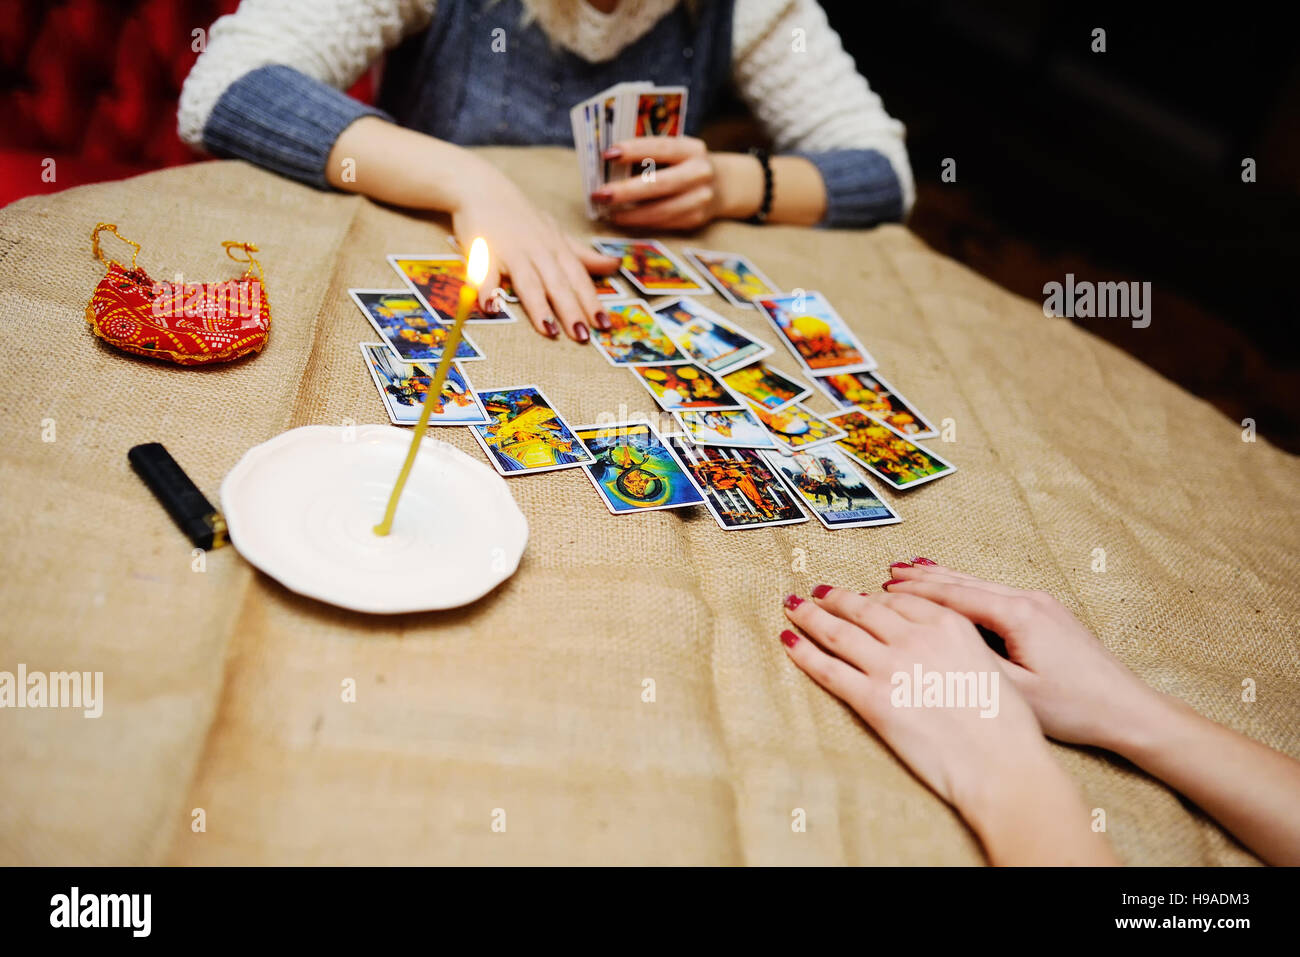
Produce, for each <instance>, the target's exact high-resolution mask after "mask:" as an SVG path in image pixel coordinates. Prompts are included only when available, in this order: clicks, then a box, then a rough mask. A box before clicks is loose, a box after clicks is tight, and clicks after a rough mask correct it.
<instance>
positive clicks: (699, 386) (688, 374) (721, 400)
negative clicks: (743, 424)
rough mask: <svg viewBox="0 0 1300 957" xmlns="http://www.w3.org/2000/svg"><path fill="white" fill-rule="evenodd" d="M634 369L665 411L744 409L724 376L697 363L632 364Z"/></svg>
mask: <svg viewBox="0 0 1300 957" xmlns="http://www.w3.org/2000/svg"><path fill="white" fill-rule="evenodd" d="M632 372H633V373H635V374H636V377H637V378H638V379H640V380H641V383H642V384H643V385H644V386H645V387H646V388H647V389H649V390H650V394H651V395H652V396H654V397H655V401H656V402H658V403H659V408H661V409H663V410H664V411H665V412H674V411H677V410H678V409H698V410H700V411H705V410H711V409H736V408H740V400H739V399H738V398H736V396H734V395H732V394H731V391H730V390H729V389H728V388H727V387H726V386H725V385H723V384H722V380H721V379H719V378H718V377H717V376H715V375H714V374H713V373H712V372H710V371H709V370H707V369H701V368H700V367H699V366H697V365H695V364H694V363H691V362H675V363H672V364H669V365H661V366H632Z"/></svg>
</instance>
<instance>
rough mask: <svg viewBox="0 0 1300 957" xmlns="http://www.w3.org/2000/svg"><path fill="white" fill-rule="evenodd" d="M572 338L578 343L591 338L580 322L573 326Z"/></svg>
mask: <svg viewBox="0 0 1300 957" xmlns="http://www.w3.org/2000/svg"><path fill="white" fill-rule="evenodd" d="M573 338H575V339H577V340H578V341H579V342H586V341H587V340H588V339H590V338H591V334H590V333H588V332H587V327H586V326H585V325H583V324H582V323H581V322H577V323H574V325H573Z"/></svg>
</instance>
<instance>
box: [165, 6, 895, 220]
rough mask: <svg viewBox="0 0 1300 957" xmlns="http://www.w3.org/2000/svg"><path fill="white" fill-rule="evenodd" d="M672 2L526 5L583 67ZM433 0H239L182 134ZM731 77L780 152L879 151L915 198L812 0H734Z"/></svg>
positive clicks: (189, 86)
mask: <svg viewBox="0 0 1300 957" xmlns="http://www.w3.org/2000/svg"><path fill="white" fill-rule="evenodd" d="M677 2H678V0H620V2H619V4H618V6H617V7H616V8H615V10H614V12H613V13H610V14H604V13H601V12H600V11H598V10H596V9H595V8H594V7H592V6H591V4H589V3H588V2H587V0H524V5H525V7H526V8H527V9H528V11H529V14H530V15H531V16H532V17H534V18H535V19H536V20H537V23H538V25H539V26H540V27H541V28H542V29H543V30H544V31H545V32H546V33H547V35H548V36H550V38H551V39H552V40H554V41H555V42H557V43H559V44H560V45H561V46H563V47H565V48H567V49H569V50H571V51H573V52H574V53H576V54H577V55H579V56H581V57H583V58H584V59H586V60H588V61H589V62H593V63H596V62H603V61H606V60H609V59H611V58H613V57H615V56H617V55H618V53H619V52H620V51H621V50H622V49H623V48H625V47H626V46H628V45H629V44H631V43H634V42H635V41H636V40H638V39H640V38H641V37H642V36H644V35H645V34H646V33H647V32H648V31H649V30H650V29H651V28H652V27H653V26H654V25H655V23H657V22H658V21H659V19H660V18H662V17H663V16H664V15H665V14H666V13H667V12H668V11H669V10H671V9H672V8H673V7H674V6H675V5H676V4H677ZM435 15H436V0H243V2H242V3H241V4H240V6H239V9H238V10H236V11H235V12H234V13H232V14H230V15H229V16H224V17H222V18H221V19H219V20H218V21H217V22H216V23H215V24H213V26H212V29H211V31H210V33H209V36H208V42H207V48H206V50H205V52H204V53H203V54H202V55H201V56H200V57H199V59H198V62H197V63H196V64H195V65H194V69H193V70H191V72H190V75H189V77H188V78H187V79H186V81H185V86H184V88H183V89H182V91H181V97H180V110H179V121H180V133H181V137H182V138H183V139H184V140H185V141H186V142H187V143H189V144H190V145H192V146H195V147H201V146H202V138H203V128H204V125H205V124H206V123H207V120H208V115H209V114H210V113H211V112H212V108H213V106H214V105H215V104H216V102H217V100H219V99H220V98H221V95H222V93H224V92H225V90H226V88H227V87H229V86H230V84H232V83H233V82H235V81H236V80H237V79H239V78H240V77H241V76H244V75H245V74H246V73H249V72H251V71H252V70H255V69H257V68H259V67H263V66H267V65H270V64H281V65H284V66H288V67H292V68H293V69H295V70H298V71H299V72H301V73H304V74H306V75H307V76H310V77H313V78H315V79H317V80H320V81H322V82H324V83H328V84H330V85H331V86H334V87H336V88H338V89H340V90H346V89H347V88H348V87H350V86H351V85H352V84H353V83H355V82H356V81H357V79H358V78H359V77H360V76H361V74H362V73H364V72H365V71H366V70H367V69H368V68H369V67H370V66H371V65H372V64H374V63H375V62H377V61H378V60H379V58H380V57H381V56H382V55H383V53H384V51H386V50H388V49H390V48H392V47H394V46H396V45H397V44H398V43H399V42H400V41H401V40H402V38H403V37H405V36H407V35H408V34H410V33H413V32H415V31H417V30H420V29H423V28H424V27H426V26H427V25H428V24H429V22H430V19H431V18H432V17H433V16H435ZM731 48H732V81H733V83H734V85H735V88H736V91H737V93H738V94H739V95H740V97H741V99H742V100H743V101H744V102H745V104H746V105H747V106H748V107H749V109H750V110H751V111H752V112H753V114H754V116H755V117H756V118H757V119H758V121H759V122H760V123H761V124H762V125H763V127H764V128H765V129H766V130H767V132H768V135H770V136H771V138H772V141H773V145H774V146H775V147H776V149H778V150H781V151H788V150H798V151H806V152H820V151H827V150H841V149H874V150H877V151H879V152H880V153H881V154H883V155H884V156H885V157H886V158H887V159H888V160H889V162H890V165H891V166H892V167H893V169H894V172H895V175H897V177H898V181H899V184H900V185H901V187H902V192H903V204H904V212H905V213H906V212H909V211H910V210H911V208H912V203H913V200H914V197H915V188H914V186H913V181H912V171H911V167H910V166H909V164H908V159H907V149H906V147H905V146H904V145H903V135H904V129H903V124H902V123H900V122H899V121H898V120H895V119H893V118H892V117H891V116H889V114H888V113H886V112H885V110H884V107H883V105H882V104H881V102H880V97H879V96H877V95H876V94H875V93H874V92H872V90H871V88H870V87H869V86H868V85H867V81H866V80H865V79H864V78H863V77H862V75H861V74H859V73H858V72H857V69H856V68H855V66H854V63H853V58H852V57H851V56H849V55H848V53H847V52H845V50H844V47H843V46H842V45H841V44H840V38H839V36H838V35H836V33H835V31H834V30H832V29H831V27H830V24H829V23H828V22H827V20H826V14H825V13H824V12H823V11H822V8H821V7H820V6H819V5H818V4H817V2H816V0H735V16H734V28H733V35H732V44H731Z"/></svg>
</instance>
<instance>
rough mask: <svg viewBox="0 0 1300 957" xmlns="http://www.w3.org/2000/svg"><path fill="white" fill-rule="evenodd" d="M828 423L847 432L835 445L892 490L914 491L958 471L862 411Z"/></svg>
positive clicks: (851, 412)
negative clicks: (913, 489)
mask: <svg viewBox="0 0 1300 957" xmlns="http://www.w3.org/2000/svg"><path fill="white" fill-rule="evenodd" d="M827 421H828V422H830V423H831V424H832V425H837V426H839V427H840V428H841V429H843V430H844V431H845V432H846V433H848V434H847V435H845V436H844V438H842V439H839V440H838V441H836V443H835V444H836V445H838V446H839V447H840V448H842V449H843V450H844V451H845V452H848V453H849V455H851V456H853V458H855V459H856V460H857V461H858V462H860V463H861V464H862V465H863V466H865V467H866V469H867V471H868V472H871V473H872V474H873V475H875V476H878V477H879V478H881V479H883V480H884V481H885V482H886V483H888V485H889V487H890V488H894V489H898V490H899V491H902V490H903V489H909V488H915V487H916V486H918V485H923V484H924V483H926V482H932V481H934V480H935V479H937V478H943V477H944V476H945V475H951V474H952V473H953V472H955V471H957V466H955V465H953V464H952V463H950V462H947V461H945V460H944V459H942V458H940V457H939V456H937V455H935V454H934V453H933V452H930V451H927V450H926V449H923V448H921V446H919V445H917V444H916V443H915V442H912V441H911V440H910V439H908V438H907V437H906V436H905V435H903V434H902V433H901V432H899V431H897V430H896V429H894V428H892V427H890V426H888V425H886V424H885V423H884V422H881V421H880V420H879V419H873V418H872V417H871V416H869V415H868V414H867V413H865V412H863V411H861V410H860V409H850V410H849V411H848V412H840V413H839V414H838V415H832V416H829V417H828V419H827Z"/></svg>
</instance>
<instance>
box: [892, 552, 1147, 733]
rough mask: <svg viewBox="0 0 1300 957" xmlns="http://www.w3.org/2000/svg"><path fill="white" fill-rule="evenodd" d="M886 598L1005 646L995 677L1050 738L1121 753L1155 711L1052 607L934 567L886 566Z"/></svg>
mask: <svg viewBox="0 0 1300 957" xmlns="http://www.w3.org/2000/svg"><path fill="white" fill-rule="evenodd" d="M889 570H890V573H891V574H892V575H893V581H891V582H888V583H887V584H886V589H887V591H888V592H889V593H890V594H891V595H898V596H899V597H902V596H904V595H910V596H919V597H921V598H926V599H929V600H930V601H932V602H935V603H937V604H939V605H943V606H944V607H945V608H950V609H952V610H953V611H955V612H958V613H960V614H961V615H964V616H965V617H966V618H968V619H970V620H971V621H972V622H974V623H975V624H977V625H983V626H984V627H985V628H988V629H990V630H991V631H994V632H996V633H997V634H998V635H999V636H1000V637H1001V638H1002V640H1003V641H1005V642H1006V646H1007V654H1008V656H1009V657H1010V659H1011V660H1010V661H1006V660H1003V659H999V660H1000V661H1001V664H1002V670H1003V671H1004V672H1005V673H1006V675H1007V677H1008V678H1010V679H1011V681H1012V683H1013V684H1014V685H1015V686H1016V688H1017V689H1019V691H1020V693H1021V694H1023V695H1024V696H1025V699H1026V700H1027V701H1028V702H1029V704H1030V706H1031V707H1032V708H1033V709H1034V714H1035V715H1037V717H1038V720H1039V722H1040V723H1041V724H1042V726H1043V730H1044V731H1046V732H1047V733H1048V734H1049V735H1051V736H1052V737H1053V738H1057V739H1058V740H1061V741H1070V742H1073V743H1076V744H1090V745H1096V746H1099V747H1104V748H1108V749H1110V750H1113V751H1121V750H1123V749H1122V747H1121V743H1120V738H1121V736H1122V735H1123V734H1124V733H1125V732H1127V731H1129V730H1131V729H1133V728H1135V727H1137V726H1139V725H1140V724H1142V723H1144V722H1145V720H1146V716H1147V715H1148V714H1150V713H1151V712H1153V711H1155V710H1158V709H1159V707H1160V699H1162V698H1163V696H1162V695H1160V694H1159V693H1158V692H1156V691H1154V690H1153V689H1152V688H1150V687H1148V686H1147V685H1146V684H1143V682H1142V681H1141V680H1140V679H1139V678H1138V677H1137V676H1136V675H1135V674H1133V672H1131V671H1129V670H1128V668H1126V667H1125V666H1124V665H1123V664H1122V663H1120V661H1119V660H1118V659H1117V658H1116V657H1115V656H1114V655H1112V654H1111V653H1110V652H1109V651H1108V650H1107V649H1106V647H1105V646H1104V645H1103V644H1102V643H1101V642H1100V641H1098V640H1097V638H1096V637H1095V636H1094V635H1093V634H1092V632H1090V631H1088V629H1087V628H1085V627H1084V626H1083V625H1081V624H1080V623H1079V621H1078V619H1076V618H1075V617H1074V615H1072V614H1070V611H1069V609H1067V608H1066V607H1065V606H1064V605H1062V604H1061V603H1060V602H1059V601H1057V600H1056V599H1055V598H1053V597H1052V596H1051V595H1049V594H1048V593H1047V592H1041V591H1023V590H1021V589H1019V588H1011V587H1009V586H1007V585H998V584H995V583H993V582H988V581H984V580H983V579H980V578H976V577H975V576H973V575H966V574H963V573H962V572H958V571H954V570H953V569H951V568H945V567H943V566H942V565H936V564H934V563H933V562H931V561H930V559H928V558H916V559H913V560H912V561H911V562H897V563H895V564H894V565H892V566H891V567H890V569H889Z"/></svg>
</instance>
